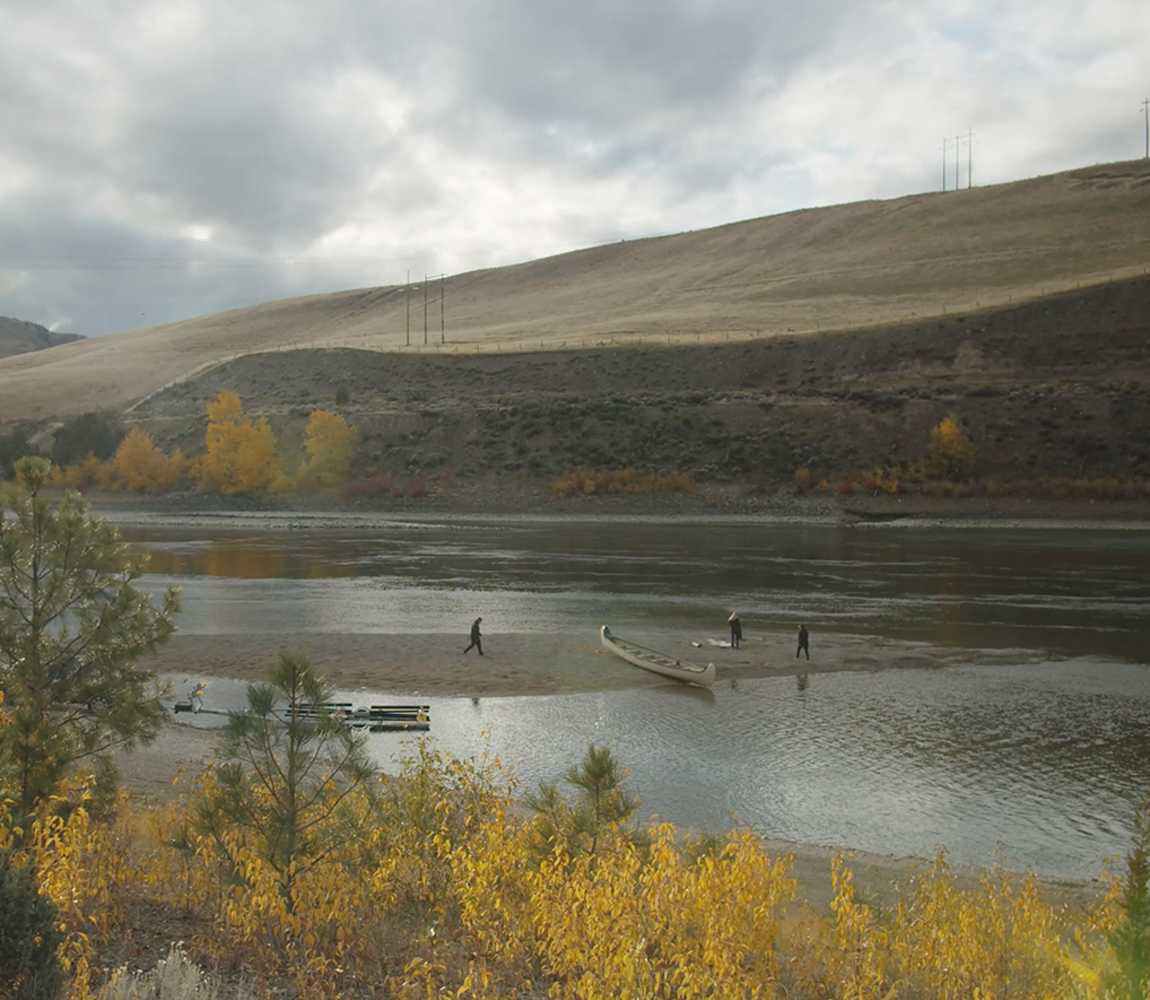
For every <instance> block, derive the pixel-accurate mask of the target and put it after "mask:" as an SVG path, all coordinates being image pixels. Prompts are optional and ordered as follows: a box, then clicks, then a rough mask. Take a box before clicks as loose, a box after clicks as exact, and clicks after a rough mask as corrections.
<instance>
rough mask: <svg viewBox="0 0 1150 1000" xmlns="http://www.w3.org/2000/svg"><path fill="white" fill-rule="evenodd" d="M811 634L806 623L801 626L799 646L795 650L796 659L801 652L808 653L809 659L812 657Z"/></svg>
mask: <svg viewBox="0 0 1150 1000" xmlns="http://www.w3.org/2000/svg"><path fill="white" fill-rule="evenodd" d="M810 642H811V634H810V632H808V631H807V627H806V626H805V625H800V626H799V648H798V649H796V650H795V659H796V660H797V659H798V658H799V654H800V653H806V654H807V659H808V660H809V659H810V658H811V646H810Z"/></svg>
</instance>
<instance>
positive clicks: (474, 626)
mask: <svg viewBox="0 0 1150 1000" xmlns="http://www.w3.org/2000/svg"><path fill="white" fill-rule="evenodd" d="M481 621H483V619H482V618H476V619H475V621H473V622H472V623H471V642H469V643H468V644H467V649H465V650H464V651H463V653H464V655H465V656H466V655H467V650H468V649H470V648H471V647H472V646H474V647H475V648H476V649H478V650H479V655H480V656H482V655H483V636H481V635H480V634H479V623H480V622H481Z"/></svg>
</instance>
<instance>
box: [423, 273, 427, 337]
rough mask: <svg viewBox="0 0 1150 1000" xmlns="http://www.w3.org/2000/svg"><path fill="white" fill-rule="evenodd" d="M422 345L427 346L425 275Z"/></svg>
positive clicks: (424, 279)
mask: <svg viewBox="0 0 1150 1000" xmlns="http://www.w3.org/2000/svg"><path fill="white" fill-rule="evenodd" d="M423 346H424V347H426V346H427V275H426V274H425V275H424V276H423Z"/></svg>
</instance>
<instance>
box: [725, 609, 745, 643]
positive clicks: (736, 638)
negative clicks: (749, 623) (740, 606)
mask: <svg viewBox="0 0 1150 1000" xmlns="http://www.w3.org/2000/svg"><path fill="white" fill-rule="evenodd" d="M727 624H728V625H730V626H731V649H738V648H739V643H740V642H742V640H743V623H742V622H741V621H739V613H738V612H737V611H732V612H731V617H730V618H728V619H727Z"/></svg>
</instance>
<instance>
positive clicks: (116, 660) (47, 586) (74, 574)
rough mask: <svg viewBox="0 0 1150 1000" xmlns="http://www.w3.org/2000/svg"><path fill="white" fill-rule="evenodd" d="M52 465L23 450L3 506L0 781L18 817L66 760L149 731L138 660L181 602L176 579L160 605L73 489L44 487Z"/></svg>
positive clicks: (148, 694) (157, 707)
mask: <svg viewBox="0 0 1150 1000" xmlns="http://www.w3.org/2000/svg"><path fill="white" fill-rule="evenodd" d="M48 470H49V463H48V461H47V460H46V459H36V458H24V459H21V460H20V462H19V463H17V472H18V475H19V479H20V485H21V492H20V493H19V494H17V495H16V496H15V497H14V499H13V501H12V512H11V514H7V513H4V514H0V690H3V691H4V693H5V706H4V707H5V713H6V716H7V718H6V724H5V725H4V726H3V727H0V786H5V785H6V786H8V788H9V790H10V794H11V797H12V798H13V799H14V800H15V803H16V808H17V809H18V810H19V815H21V816H25V817H26V816H27V815H29V814H30V813H31V812H32V811H33V810H34V808H35V806H36V804H37V803H38V802H39V801H40V800H42V799H43V798H44V797H45V796H48V795H50V794H52V793H53V792H54V791H55V790H56V788H57V786H58V785H59V782H60V780H61V779H62V777H63V776H64V774H65V772H66V771H67V770H68V769H69V768H70V767H71V766H72V765H74V764H76V763H77V762H79V761H90V762H93V763H96V764H99V763H100V762H101V761H105V760H107V754H108V753H109V752H110V751H112V750H115V749H118V748H120V747H130V746H132V745H134V744H136V743H137V742H148V741H150V740H151V739H152V738H153V737H154V736H155V735H156V733H157V732H158V730H159V726H160V723H161V721H162V720H163V717H164V709H163V707H162V706H161V704H160V702H159V699H158V697H157V692H156V691H155V690H154V681H155V675H154V674H152V673H151V672H149V671H147V670H144V669H142V668H140V667H139V666H138V665H137V662H136V661H137V660H138V658H139V657H140V656H141V655H143V654H144V653H147V652H151V651H153V650H154V649H155V648H156V647H157V646H158V645H159V644H160V643H162V642H165V641H166V640H167V639H168V638H169V636H171V634H172V631H173V630H174V628H175V625H174V623H173V619H174V617H175V614H176V611H177V610H178V604H179V602H178V594H177V592H176V591H175V590H174V589H169V590H168V591H167V592H166V594H165V595H164V597H163V599H162V600H161V602H160V604H159V606H158V607H157V606H156V605H154V604H153V603H152V600H151V598H150V597H149V596H148V595H147V594H144V593H141V592H140V591H138V590H137V589H136V588H135V586H134V583H135V582H136V581H137V580H138V579H139V577H140V575H141V573H142V572H143V570H142V564H141V562H140V561H139V560H138V559H136V558H133V557H132V556H131V555H130V553H129V551H128V549H127V546H126V545H125V544H124V543H123V542H122V541H121V540H120V537H119V534H118V533H117V531H116V529H115V528H114V527H112V526H111V525H109V524H106V523H105V522H103V521H101V520H100V519H99V518H96V517H93V516H91V514H90V513H89V511H88V506H87V504H86V503H85V502H84V500H83V499H82V498H81V497H79V496H78V495H77V494H75V493H68V494H66V495H65V497H64V499H63V500H62V501H61V502H60V503H59V504H58V505H51V504H49V503H48V501H46V500H45V499H44V498H43V497H41V496H40V491H41V488H42V486H43V485H44V482H45V480H46V479H47V476H48Z"/></svg>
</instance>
